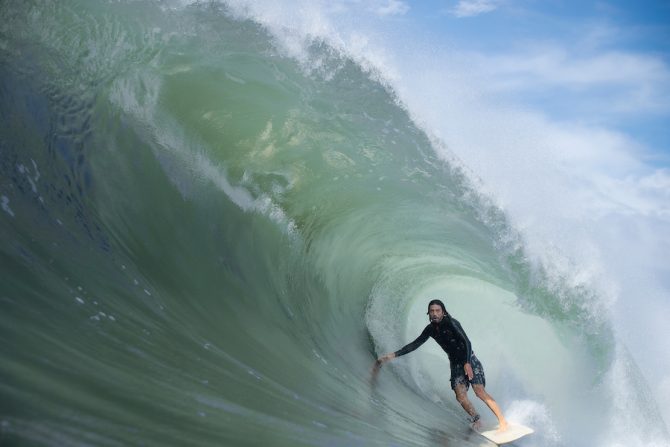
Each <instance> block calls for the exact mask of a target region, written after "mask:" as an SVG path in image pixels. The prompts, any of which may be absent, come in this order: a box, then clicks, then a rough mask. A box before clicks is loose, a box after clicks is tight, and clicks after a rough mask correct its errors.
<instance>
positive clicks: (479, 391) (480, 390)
mask: <svg viewBox="0 0 670 447" xmlns="http://www.w3.org/2000/svg"><path fill="white" fill-rule="evenodd" d="M472 389H473V390H474V392H475V396H477V397H478V398H480V399H481V400H488V399H491V396H489V393H487V392H486V389H484V387H483V386H481V385H475V386H473V387H472Z"/></svg>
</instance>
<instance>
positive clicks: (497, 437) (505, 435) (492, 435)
mask: <svg viewBox="0 0 670 447" xmlns="http://www.w3.org/2000/svg"><path fill="white" fill-rule="evenodd" d="M534 431H535V430H533V429H532V428H530V427H526V426H525V425H521V424H509V425H508V428H507V430H505V431H504V432H501V433H498V429H497V428H494V429H493V430H486V431H480V432H478V433H479V434H480V435H482V436H484V437H485V438H486V439H488V440H489V441H492V442H495V443H496V444H498V445H500V444H507V443H508V442H512V441H516V440H517V439H519V438H523V437H524V436H526V435H529V434H531V433H533V432H534Z"/></svg>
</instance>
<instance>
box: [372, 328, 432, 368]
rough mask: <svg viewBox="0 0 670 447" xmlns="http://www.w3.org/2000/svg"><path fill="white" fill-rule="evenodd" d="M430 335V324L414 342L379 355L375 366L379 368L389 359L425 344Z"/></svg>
mask: <svg viewBox="0 0 670 447" xmlns="http://www.w3.org/2000/svg"><path fill="white" fill-rule="evenodd" d="M428 337H430V325H428V326H426V328H425V329H424V330H423V332H421V334H420V335H419V336H418V337H416V340H414V341H413V342H412V343H408V344H406V345H405V346H403V347H402V348H400V349H398V350H397V351H396V352H391V353H389V354H386V355H383V356H381V357H379V358H378V359H377V361H376V362H375V367H377V368H379V367H380V366H382V365H383V364H384V363H385V362H388V361H389V360H393V359H394V358H396V357H400V356H401V355H405V354H409V353H410V352H412V351H414V350H415V349H416V348H418V347H419V346H421V345H422V344H424V343H425V342H426V340H428Z"/></svg>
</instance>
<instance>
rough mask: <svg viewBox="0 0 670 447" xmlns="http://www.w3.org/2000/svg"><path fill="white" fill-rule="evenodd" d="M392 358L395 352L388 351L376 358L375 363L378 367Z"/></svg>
mask: <svg viewBox="0 0 670 447" xmlns="http://www.w3.org/2000/svg"><path fill="white" fill-rule="evenodd" d="M393 358H395V353H393V352H392V353H390V354H386V355H383V356H381V357H379V358H378V359H377V362H376V364H377V366H378V367H379V366H382V364H384V363H386V362H388V361H389V360H391V359H393Z"/></svg>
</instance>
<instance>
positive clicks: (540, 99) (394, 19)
mask: <svg viewBox="0 0 670 447" xmlns="http://www.w3.org/2000/svg"><path fill="white" fill-rule="evenodd" d="M350 3H351V2H350ZM353 3H356V2H353ZM368 4H369V5H370V3H368ZM372 4H373V5H374V6H371V7H370V8H371V9H372V11H373V12H375V13H376V14H377V15H378V16H382V17H383V19H382V20H386V21H387V26H389V27H395V28H396V29H397V28H403V29H405V30H407V31H408V32H412V33H415V35H416V36H419V38H420V39H422V40H424V41H426V42H428V41H430V42H432V44H434V45H444V46H445V47H449V48H455V49H457V51H458V52H460V53H462V54H468V55H469V56H470V60H471V61H473V60H474V61H480V63H481V64H482V67H480V73H484V72H487V71H488V72H489V73H490V76H491V79H489V80H487V81H486V82H488V83H489V84H490V85H492V86H493V88H494V90H496V91H497V93H498V94H500V95H501V97H506V98H507V99H508V100H510V101H511V102H514V103H516V104H518V105H520V106H523V107H532V108H535V109H538V110H541V111H542V112H543V113H546V114H548V115H549V116H551V117H552V119H555V120H559V121H567V122H577V123H581V124H586V125H596V126H607V127H612V128H614V129H617V130H619V131H621V132H625V133H626V134H628V135H630V136H631V137H632V138H634V139H635V140H636V141H638V142H640V143H642V144H643V145H645V146H647V147H648V148H649V149H650V154H648V160H649V162H651V163H653V164H655V165H657V166H666V167H667V166H670V125H668V124H667V123H670V2H668V1H665V2H650V1H642V2H620V1H616V2H615V1H612V2H604V1H601V2H577V1H559V0H555V1H532V0H520V1H512V0H460V1H439V0H429V1H422V2H408V1H400V0H389V1H380V2H372ZM396 32H397V31H396ZM400 34H401V35H402V34H404V33H400ZM405 35H406V34H405ZM486 64H487V65H489V67H488V68H487V67H485V66H484V65H486Z"/></svg>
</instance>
